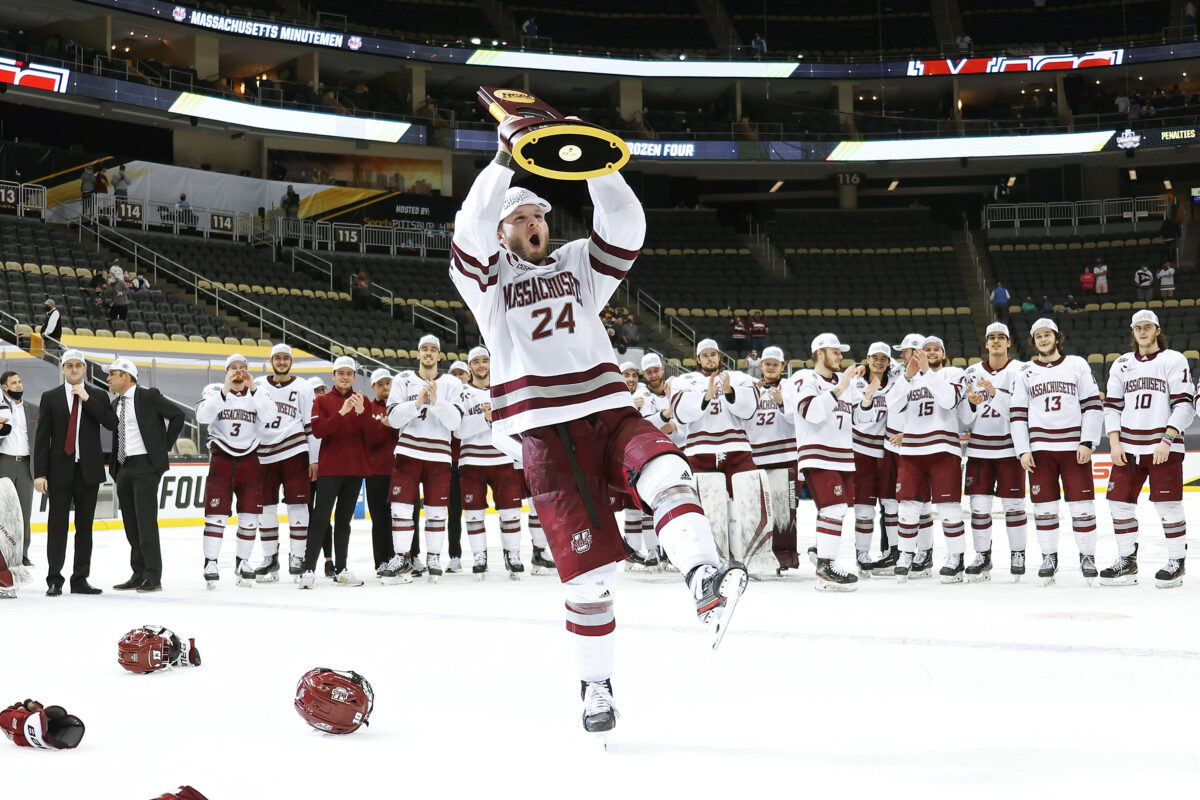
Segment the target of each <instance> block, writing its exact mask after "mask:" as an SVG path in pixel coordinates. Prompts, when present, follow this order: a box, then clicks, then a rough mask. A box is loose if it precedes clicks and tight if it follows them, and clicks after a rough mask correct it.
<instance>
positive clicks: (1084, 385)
mask: <svg viewBox="0 0 1200 800" xmlns="http://www.w3.org/2000/svg"><path fill="white" fill-rule="evenodd" d="M1010 414H1011V415H1012V440H1013V448H1014V449H1015V451H1016V453H1017V455H1018V456H1019V455H1022V454H1024V453H1029V452H1035V451H1038V450H1054V451H1071V450H1077V449H1078V448H1079V445H1080V443H1081V442H1088V443H1090V444H1091V445H1092V446H1093V447H1094V446H1095V445H1096V443H1097V442H1099V441H1100V437H1101V436H1102V435H1103V433H1104V418H1103V416H1104V414H1103V408H1102V406H1101V405H1100V389H1099V388H1098V387H1097V386H1096V379H1095V378H1093V377H1092V370H1091V369H1090V368H1089V367H1088V364H1087V362H1086V361H1084V360H1083V359H1082V358H1080V357H1079V356H1060V357H1059V359H1058V360H1057V361H1053V362H1051V363H1048V364H1045V363H1042V362H1041V361H1038V360H1037V359H1034V360H1033V361H1028V362H1026V363H1025V364H1023V365H1022V366H1021V368H1020V370H1018V371H1017V375H1016V378H1015V379H1014V380H1013V394H1012V405H1011V407H1010Z"/></svg>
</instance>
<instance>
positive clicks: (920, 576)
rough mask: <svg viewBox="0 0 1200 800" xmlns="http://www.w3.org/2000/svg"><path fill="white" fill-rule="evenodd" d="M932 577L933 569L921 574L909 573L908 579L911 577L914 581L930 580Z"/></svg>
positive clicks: (925, 570) (924, 570) (923, 571)
mask: <svg viewBox="0 0 1200 800" xmlns="http://www.w3.org/2000/svg"><path fill="white" fill-rule="evenodd" d="M932 575H933V570H932V569H923V570H921V571H920V572H910V573H908V577H910V578H912V579H914V580H916V579H919V578H929V577H931V576H932Z"/></svg>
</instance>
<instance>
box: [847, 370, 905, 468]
mask: <svg viewBox="0 0 1200 800" xmlns="http://www.w3.org/2000/svg"><path fill="white" fill-rule="evenodd" d="M895 381H896V370H895V369H891V370H889V371H888V375H887V383H885V384H884V385H883V386H880V387H879V390H878V391H877V392H875V396H874V397H873V398H872V400H871V407H870V408H863V407H862V404H863V402H865V398H866V394H867V387H868V386H869V382H868V381H867V379H866V378H858V379H857V381H856V383H857V385H858V393H859V394H858V397H859V401H858V402H857V403H855V404H854V452H856V453H861V454H862V455H864V456H869V457H871V458H883V451H884V450H885V449H895V450H896V451H897V452H899V448H892V447H889V446H888V444H887V437H888V436H889V435H891V434H889V433H888V430H887V426H888V403H887V393H888V390H889V389H890V388H892V386H893V385H894V384H895ZM896 432H897V433H898V432H899V431H896Z"/></svg>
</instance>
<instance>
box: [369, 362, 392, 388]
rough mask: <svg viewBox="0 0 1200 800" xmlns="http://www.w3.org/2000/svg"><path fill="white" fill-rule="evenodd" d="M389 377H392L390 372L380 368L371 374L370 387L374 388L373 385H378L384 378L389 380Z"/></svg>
mask: <svg viewBox="0 0 1200 800" xmlns="http://www.w3.org/2000/svg"><path fill="white" fill-rule="evenodd" d="M390 377H392V373H391V371H390V370H387V369H384V368H383V367H380V368H379V369H377V370H375V371H374V372H372V373H371V385H372V386H374V385H375V384H377V383H379V382H380V381H381V380H383V379H384V378H390Z"/></svg>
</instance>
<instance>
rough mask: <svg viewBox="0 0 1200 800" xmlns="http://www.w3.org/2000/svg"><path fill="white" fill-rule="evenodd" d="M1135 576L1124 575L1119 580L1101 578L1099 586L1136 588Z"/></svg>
mask: <svg viewBox="0 0 1200 800" xmlns="http://www.w3.org/2000/svg"><path fill="white" fill-rule="evenodd" d="M1137 582H1138V581H1137V576H1136V575H1126V576H1124V577H1121V578H1101V579H1100V585H1101V586H1137Z"/></svg>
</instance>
